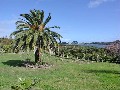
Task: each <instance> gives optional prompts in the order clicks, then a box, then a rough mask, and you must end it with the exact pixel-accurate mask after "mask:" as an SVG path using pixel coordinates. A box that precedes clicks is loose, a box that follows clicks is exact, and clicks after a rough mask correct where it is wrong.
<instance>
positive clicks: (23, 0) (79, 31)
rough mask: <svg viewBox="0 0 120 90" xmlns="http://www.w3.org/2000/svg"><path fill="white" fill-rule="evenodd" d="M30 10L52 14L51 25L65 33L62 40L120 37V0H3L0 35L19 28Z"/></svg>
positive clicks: (109, 39) (0, 8)
mask: <svg viewBox="0 0 120 90" xmlns="http://www.w3.org/2000/svg"><path fill="white" fill-rule="evenodd" d="M30 9H40V10H44V11H45V16H46V17H47V16H48V13H51V16H52V19H51V21H50V22H49V24H48V26H54V25H58V26H60V27H61V29H60V30H59V29H58V30H54V31H56V32H58V33H60V34H61V35H62V36H63V39H62V41H66V42H72V41H74V40H77V41H78V42H94V41H114V40H117V39H120V0H3V1H2V2H1V3H0V12H1V13H0V37H2V36H6V35H7V36H8V35H9V34H10V33H11V32H13V31H15V30H16V26H15V22H16V21H17V20H18V18H20V16H19V15H20V14H22V13H29V10H30Z"/></svg>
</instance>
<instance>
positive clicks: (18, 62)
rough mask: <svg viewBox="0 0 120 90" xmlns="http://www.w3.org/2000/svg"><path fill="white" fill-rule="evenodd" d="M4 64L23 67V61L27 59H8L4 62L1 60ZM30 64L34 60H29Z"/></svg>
mask: <svg viewBox="0 0 120 90" xmlns="http://www.w3.org/2000/svg"><path fill="white" fill-rule="evenodd" d="M2 63H3V64H4V65H8V66H13V67H24V64H25V63H28V61H23V60H8V61H6V62H2ZM29 63H30V64H34V62H30V61H29Z"/></svg>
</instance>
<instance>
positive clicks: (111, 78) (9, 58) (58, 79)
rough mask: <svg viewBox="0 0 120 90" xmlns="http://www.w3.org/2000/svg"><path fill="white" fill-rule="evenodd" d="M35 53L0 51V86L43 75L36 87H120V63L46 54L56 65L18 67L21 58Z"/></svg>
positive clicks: (54, 89) (96, 89) (66, 89)
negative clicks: (34, 67) (39, 67)
mask: <svg viewBox="0 0 120 90" xmlns="http://www.w3.org/2000/svg"><path fill="white" fill-rule="evenodd" d="M26 58H30V59H31V60H34V56H33V54H23V55H22V54H2V55H0V90H10V87H11V86H12V85H15V84H17V83H18V79H19V78H25V79H31V80H33V79H40V82H39V83H38V84H37V85H36V87H37V88H39V89H37V90H120V65H119V64H114V63H107V62H106V63H92V62H89V63H88V62H82V61H77V62H75V61H73V60H70V59H60V58H58V57H54V56H47V55H46V54H45V55H44V56H43V60H44V62H48V63H49V64H52V65H53V66H52V67H50V68H47V69H31V68H24V67H19V64H20V63H21V62H22V61H21V60H25V59H26Z"/></svg>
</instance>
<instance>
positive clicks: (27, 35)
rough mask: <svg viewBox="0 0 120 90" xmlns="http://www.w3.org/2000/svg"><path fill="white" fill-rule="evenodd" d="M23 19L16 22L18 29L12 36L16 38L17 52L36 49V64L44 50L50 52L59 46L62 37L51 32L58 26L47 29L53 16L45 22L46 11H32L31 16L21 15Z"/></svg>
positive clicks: (15, 48) (15, 47)
mask: <svg viewBox="0 0 120 90" xmlns="http://www.w3.org/2000/svg"><path fill="white" fill-rule="evenodd" d="M20 16H21V17H22V18H20V20H19V21H17V22H16V29H17V31H14V32H13V33H12V34H11V35H13V36H14V37H15V45H14V49H13V50H14V51H15V50H21V49H25V50H28V49H30V50H33V48H35V49H36V50H35V62H36V63H37V62H38V61H39V54H41V53H42V50H48V51H49V50H50V49H51V48H52V47H57V46H58V41H60V38H62V36H61V35H60V34H58V33H57V32H54V31H51V28H58V29H60V27H58V26H53V27H46V25H47V24H48V22H49V21H50V20H51V14H50V13H49V15H48V17H47V18H46V19H45V20H44V11H43V10H42V11H40V10H35V9H34V10H30V13H29V14H20Z"/></svg>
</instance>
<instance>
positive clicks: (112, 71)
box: [83, 70, 120, 74]
mask: <svg viewBox="0 0 120 90" xmlns="http://www.w3.org/2000/svg"><path fill="white" fill-rule="evenodd" d="M83 71H84V72H86V73H106V74H120V72H118V71H115V70H83Z"/></svg>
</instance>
